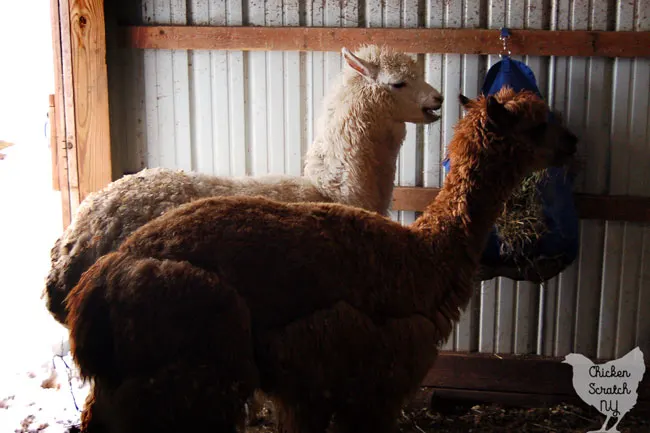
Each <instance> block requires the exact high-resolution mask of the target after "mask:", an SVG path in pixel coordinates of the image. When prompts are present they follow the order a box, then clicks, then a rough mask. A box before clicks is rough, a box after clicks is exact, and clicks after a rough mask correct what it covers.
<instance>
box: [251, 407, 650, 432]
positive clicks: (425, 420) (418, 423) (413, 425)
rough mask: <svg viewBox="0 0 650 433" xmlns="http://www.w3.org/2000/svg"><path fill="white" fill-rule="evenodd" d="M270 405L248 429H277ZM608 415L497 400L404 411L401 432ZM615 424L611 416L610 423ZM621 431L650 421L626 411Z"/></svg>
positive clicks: (583, 423) (595, 420)
mask: <svg viewBox="0 0 650 433" xmlns="http://www.w3.org/2000/svg"><path fill="white" fill-rule="evenodd" d="M271 413H272V408H271V405H265V407H264V408H263V409H262V412H261V413H260V416H259V418H258V424H257V425H256V426H254V427H251V428H250V429H249V433H276V430H275V429H274V427H273V424H272V415H271ZM604 420H605V417H604V416H602V415H601V414H600V413H599V412H598V411H596V410H595V409H593V408H591V407H586V406H584V407H577V406H573V405H568V404H561V405H556V406H553V407H550V408H536V409H529V408H525V409H524V408H512V407H510V408H505V407H502V406H499V405H496V404H489V405H472V406H470V405H455V406H452V407H447V408H446V409H445V414H444V415H443V414H441V413H439V412H436V411H435V410H432V409H429V410H428V409H427V408H416V409H409V410H406V411H404V412H403V413H402V416H401V417H400V419H399V430H400V432H401V433H469V432H471V433H488V432H504V433H505V432H508V433H509V432H513V433H514V432H517V433H519V432H521V433H587V432H589V431H592V430H599V429H600V427H601V425H602V423H603V422H604ZM612 425H613V421H611V420H610V423H609V427H611V426H612ZM618 430H619V431H620V432H621V433H650V421H649V420H648V419H646V418H642V417H639V416H634V415H633V414H627V415H626V416H625V417H624V418H623V420H622V421H621V423H620V424H619V426H618Z"/></svg>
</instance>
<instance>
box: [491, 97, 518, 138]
mask: <svg viewBox="0 0 650 433" xmlns="http://www.w3.org/2000/svg"><path fill="white" fill-rule="evenodd" d="M487 118H488V121H489V122H490V123H491V124H492V125H494V126H495V127H496V128H497V129H499V130H505V129H507V128H510V127H511V126H513V125H514V124H515V117H514V116H513V115H512V113H510V112H509V111H508V110H507V109H506V107H505V106H504V105H503V104H501V103H500V102H499V101H497V99H496V98H495V97H494V96H490V97H489V98H488V100H487Z"/></svg>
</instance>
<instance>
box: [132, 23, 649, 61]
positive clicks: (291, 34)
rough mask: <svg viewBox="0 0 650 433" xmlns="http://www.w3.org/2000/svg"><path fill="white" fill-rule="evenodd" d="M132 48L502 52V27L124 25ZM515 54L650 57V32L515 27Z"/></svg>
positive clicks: (510, 45)
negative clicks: (369, 47)
mask: <svg viewBox="0 0 650 433" xmlns="http://www.w3.org/2000/svg"><path fill="white" fill-rule="evenodd" d="M122 32H123V34H122V37H123V43H124V44H125V45H126V46H129V47H132V48H149V49H192V50H244V51H296V50H297V51H340V50H341V47H343V45H346V46H357V45H360V44H364V43H367V42H368V41H373V42H374V43H376V44H387V45H390V46H392V47H393V48H395V49H397V50H400V51H404V52H408V53H433V52H435V53H456V54H500V52H501V50H502V44H501V42H500V41H499V39H498V30H488V29H425V28H417V29H413V28H411V29H407V28H400V29H398V28H339V27H337V28H333V27H275V28H270V27H257V26H255V27H247V26H242V27H213V26H124V27H123V28H122ZM508 48H509V49H510V51H511V52H512V54H513V55H523V54H527V55H536V56H599V57H650V32H607V31H570V30H564V31H549V30H519V29H512V30H511V37H510V40H509V41H508Z"/></svg>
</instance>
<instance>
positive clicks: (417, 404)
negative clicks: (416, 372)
mask: <svg viewBox="0 0 650 433" xmlns="http://www.w3.org/2000/svg"><path fill="white" fill-rule="evenodd" d="M427 397H429V398H430V400H427ZM429 401H432V403H431V406H432V409H433V410H436V403H437V402H442V403H443V404H444V405H445V406H446V407H449V404H450V403H453V404H465V405H467V404H468V403H470V404H491V403H495V404H499V405H501V406H504V407H519V408H540V407H549V406H552V405H559V404H571V405H574V406H579V407H590V406H587V405H586V404H585V402H584V401H582V399H581V398H580V397H578V396H577V395H563V394H559V395H558V394H540V393H523V392H494V391H477V390H473V389H453V388H435V387H422V388H420V389H419V390H418V392H417V393H416V395H415V397H414V398H413V399H412V400H411V401H410V402H409V404H408V406H407V407H408V408H410V409H415V408H422V407H426V406H425V405H427V404H428V402H429ZM632 411H633V412H632V413H633V414H634V415H635V416H644V414H650V400H642V401H637V403H636V405H635V406H634V409H632ZM549 431H550V430H549Z"/></svg>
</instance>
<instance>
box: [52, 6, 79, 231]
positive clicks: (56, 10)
mask: <svg viewBox="0 0 650 433" xmlns="http://www.w3.org/2000/svg"><path fill="white" fill-rule="evenodd" d="M50 14H51V19H52V53H53V61H54V117H53V118H51V119H50V124H53V125H55V126H54V128H53V135H54V138H53V140H54V146H56V149H57V152H56V155H57V167H58V170H57V174H58V177H59V189H60V191H61V211H62V213H63V218H62V220H63V228H64V229H65V228H66V227H67V226H68V225H69V224H70V220H71V215H72V203H71V202H72V196H71V193H70V182H69V176H68V173H69V172H70V171H73V172H74V173H76V172H77V167H76V165H74V166H73V165H72V164H69V162H70V161H68V147H67V140H66V130H65V128H66V124H65V105H64V95H63V93H64V92H63V55H62V45H61V33H62V31H61V19H60V16H61V15H60V5H59V0H50ZM74 162H75V164H76V159H75V160H74Z"/></svg>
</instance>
